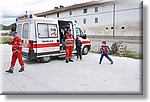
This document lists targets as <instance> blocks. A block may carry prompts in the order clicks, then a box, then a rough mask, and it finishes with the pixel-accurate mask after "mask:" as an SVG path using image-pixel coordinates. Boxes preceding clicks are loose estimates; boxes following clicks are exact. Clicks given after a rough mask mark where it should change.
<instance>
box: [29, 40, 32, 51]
mask: <svg viewBox="0 0 150 102" xmlns="http://www.w3.org/2000/svg"><path fill="white" fill-rule="evenodd" d="M29 50H33V40H29Z"/></svg>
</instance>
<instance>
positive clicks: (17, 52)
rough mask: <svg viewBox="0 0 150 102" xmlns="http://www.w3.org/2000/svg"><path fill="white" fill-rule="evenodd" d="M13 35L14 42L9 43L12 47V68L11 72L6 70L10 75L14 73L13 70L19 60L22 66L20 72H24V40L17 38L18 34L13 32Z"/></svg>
mask: <svg viewBox="0 0 150 102" xmlns="http://www.w3.org/2000/svg"><path fill="white" fill-rule="evenodd" d="M12 35H13V37H14V39H13V40H11V41H9V42H8V44H9V45H12V53H13V54H12V60H11V66H10V69H9V70H6V72H8V73H13V69H14V66H15V63H16V60H17V58H18V61H19V64H20V66H21V69H20V70H19V72H23V71H24V62H23V60H22V40H21V39H20V38H19V37H18V36H17V32H12Z"/></svg>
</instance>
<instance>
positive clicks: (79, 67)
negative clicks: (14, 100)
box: [0, 44, 142, 94]
mask: <svg viewBox="0 0 150 102" xmlns="http://www.w3.org/2000/svg"><path fill="white" fill-rule="evenodd" d="M0 51H1V52H0V56H1V60H0V65H1V71H0V75H1V78H2V83H1V84H2V91H3V94H10V93H17V94H33V93H36V94H61V93H72V94H77V93H80V94H81V93H86V94H90V93H100V94H140V92H141V87H142V85H141V74H142V73H141V70H142V66H141V63H142V60H140V59H131V58H124V57H114V56H110V57H111V58H112V59H113V61H114V64H113V65H111V64H110V62H109V61H107V60H106V59H105V58H104V60H103V62H102V64H101V65H99V64H98V61H99V57H100V55H99V54H95V53H89V54H88V55H85V56H83V61H77V60H76V57H75V56H74V57H73V59H74V62H73V63H71V62H70V63H68V64H67V63H65V60H61V59H53V60H52V61H51V62H49V63H37V62H35V61H30V60H26V59H24V61H25V71H24V72H23V73H19V72H18V70H19V69H20V66H19V64H18V62H17V64H16V66H15V69H14V73H13V74H8V73H5V70H7V69H8V68H9V66H10V61H11V59H10V58H11V46H9V45H2V44H1V45H0Z"/></svg>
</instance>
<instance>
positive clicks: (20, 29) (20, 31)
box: [17, 24, 22, 38]
mask: <svg viewBox="0 0 150 102" xmlns="http://www.w3.org/2000/svg"><path fill="white" fill-rule="evenodd" d="M17 33H18V36H19V37H20V38H21V35H22V24H19V25H18V28H17Z"/></svg>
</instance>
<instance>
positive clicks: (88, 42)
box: [82, 41, 90, 44]
mask: <svg viewBox="0 0 150 102" xmlns="http://www.w3.org/2000/svg"><path fill="white" fill-rule="evenodd" d="M82 44H90V41H82Z"/></svg>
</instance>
